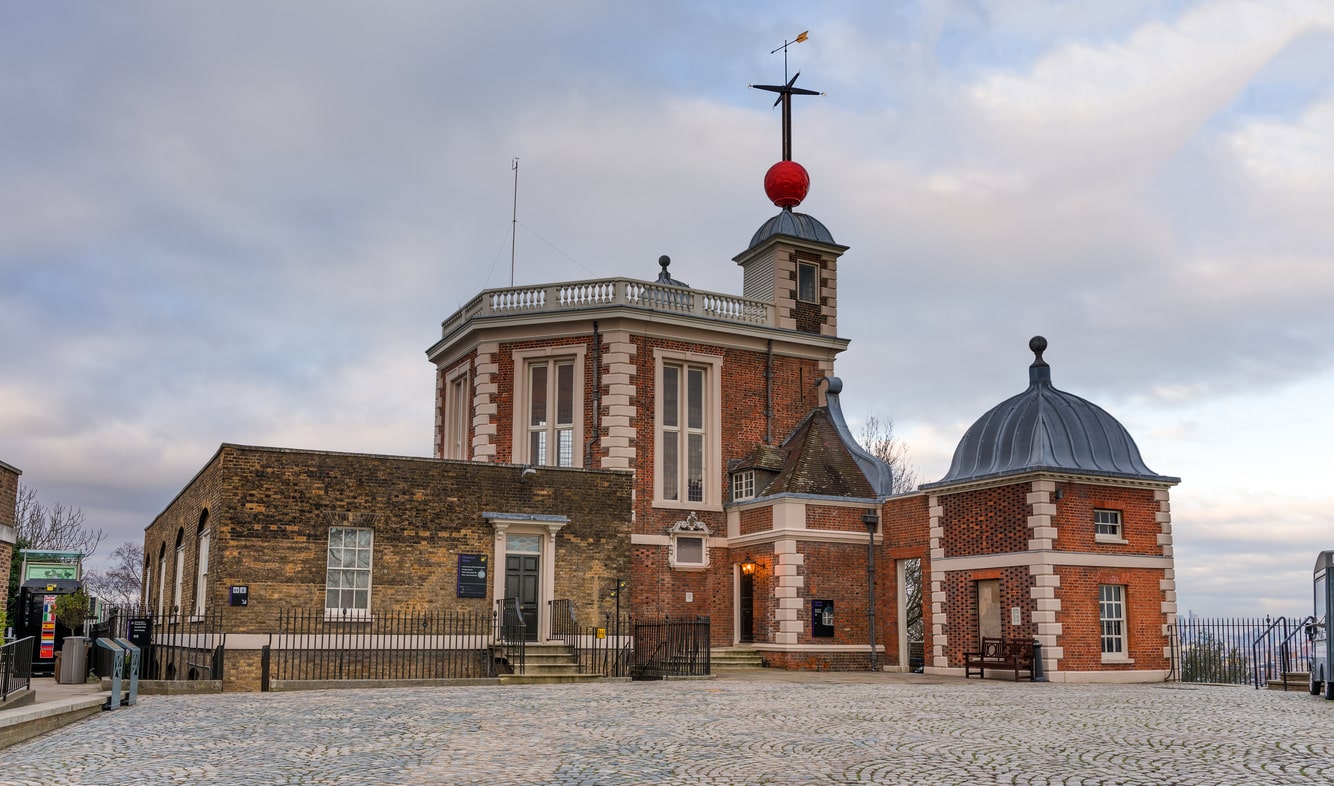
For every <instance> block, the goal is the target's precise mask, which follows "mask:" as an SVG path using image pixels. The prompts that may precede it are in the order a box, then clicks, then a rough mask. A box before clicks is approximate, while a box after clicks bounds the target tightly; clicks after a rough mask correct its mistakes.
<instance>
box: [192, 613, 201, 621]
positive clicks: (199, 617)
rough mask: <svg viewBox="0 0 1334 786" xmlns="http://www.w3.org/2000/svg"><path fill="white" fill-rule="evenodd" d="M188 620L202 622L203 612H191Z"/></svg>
mask: <svg viewBox="0 0 1334 786" xmlns="http://www.w3.org/2000/svg"><path fill="white" fill-rule="evenodd" d="M190 621H191V622H203V621H204V615H203V614H192V615H191V616H190Z"/></svg>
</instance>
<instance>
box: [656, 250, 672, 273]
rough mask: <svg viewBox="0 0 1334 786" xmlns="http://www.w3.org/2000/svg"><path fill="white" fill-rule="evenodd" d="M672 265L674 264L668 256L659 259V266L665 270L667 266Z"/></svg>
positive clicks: (664, 255)
mask: <svg viewBox="0 0 1334 786" xmlns="http://www.w3.org/2000/svg"><path fill="white" fill-rule="evenodd" d="M670 264H672V258H671V257H669V256H667V255H666V254H663V255H662V256H660V257H658V265H659V266H660V267H661V268H662V269H663V270H666V269H667V266H668V265H670Z"/></svg>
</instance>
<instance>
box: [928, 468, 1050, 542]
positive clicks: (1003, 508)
mask: <svg viewBox="0 0 1334 786" xmlns="http://www.w3.org/2000/svg"><path fill="white" fill-rule="evenodd" d="M1028 488H1029V486H1028V484H1027V483H1014V484H1010V485H1008V486H998V487H995V488H988V489H979V490H976V491H969V492H966V493H963V494H950V495H948V496H942V497H941V498H940V501H941V507H943V508H944V511H945V515H944V519H943V521H944V525H945V537H944V538H943V539H942V541H941V544H942V546H943V547H944V549H945V556H946V557H960V556H968V555H973V554H1004V553H1007V552H1012V551H1025V550H1027V548H1028V537H1029V536H1028V516H1029V512H1030V508H1029V505H1028V502H1027V499H1026V497H1027V494H1028Z"/></svg>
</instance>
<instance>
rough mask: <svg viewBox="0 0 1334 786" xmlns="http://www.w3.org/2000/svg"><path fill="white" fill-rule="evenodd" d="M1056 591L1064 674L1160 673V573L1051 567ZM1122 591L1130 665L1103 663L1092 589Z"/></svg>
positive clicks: (1162, 664)
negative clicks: (1117, 587)
mask: <svg viewBox="0 0 1334 786" xmlns="http://www.w3.org/2000/svg"><path fill="white" fill-rule="evenodd" d="M1056 573H1057V575H1059V576H1060V577H1061V586H1060V587H1059V588H1058V589H1057V591H1056V597H1058V598H1059V599H1060V601H1061V622H1062V629H1061V646H1062V647H1063V648H1064V650H1065V659H1064V660H1063V661H1062V663H1061V668H1062V669H1063V670H1065V671H1094V670H1100V671H1125V670H1130V669H1135V670H1145V669H1166V668H1168V667H1169V664H1168V662H1167V659H1166V658H1165V657H1163V647H1164V646H1165V645H1166V643H1167V639H1166V637H1165V636H1164V635H1163V612H1162V603H1163V591H1162V589H1160V587H1159V581H1160V580H1161V579H1162V578H1163V572H1162V571H1160V570H1142V569H1141V570H1136V569H1127V568H1123V569H1108V568H1085V569H1081V568H1073V567H1064V566H1062V567H1057V568H1056ZM1101 584H1120V585H1122V586H1124V587H1125V606H1126V609H1125V614H1126V645H1127V650H1128V654H1129V657H1130V659H1131V660H1133V661H1134V663H1103V662H1102V642H1101V626H1100V625H1099V622H1098V586H1099V585H1101Z"/></svg>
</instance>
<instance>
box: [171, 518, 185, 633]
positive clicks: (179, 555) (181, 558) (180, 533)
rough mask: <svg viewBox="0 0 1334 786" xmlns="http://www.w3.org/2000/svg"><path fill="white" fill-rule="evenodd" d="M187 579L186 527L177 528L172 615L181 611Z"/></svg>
mask: <svg viewBox="0 0 1334 786" xmlns="http://www.w3.org/2000/svg"><path fill="white" fill-rule="evenodd" d="M184 579H185V527H181V528H180V529H178V530H176V591H175V592H174V593H173V594H172V598H173V600H172V602H171V616H173V617H175V616H176V615H178V614H180V613H181V583H182V581H183V580H184Z"/></svg>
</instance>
